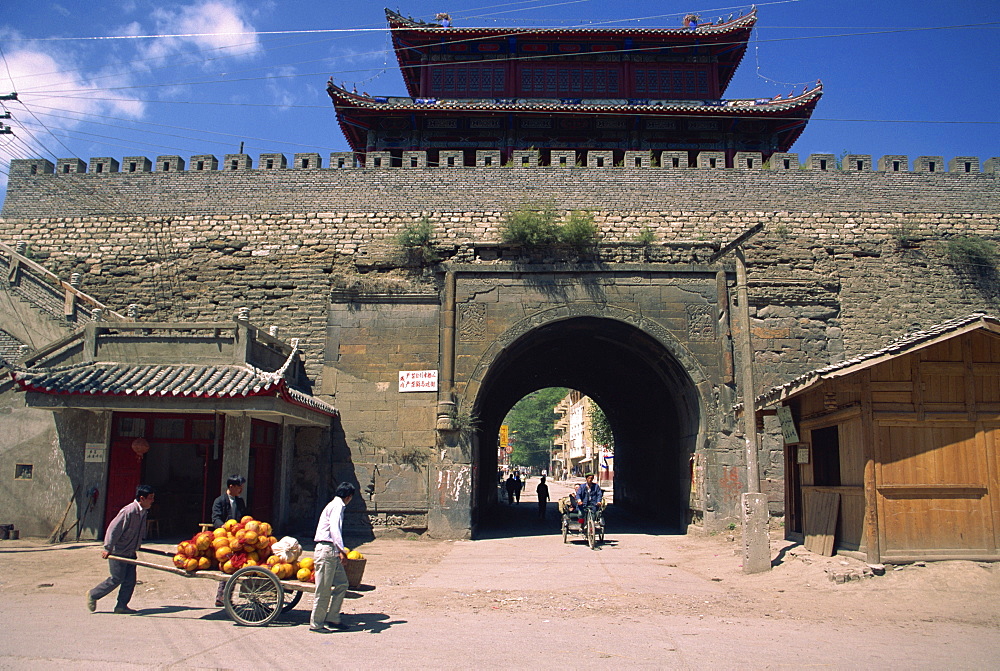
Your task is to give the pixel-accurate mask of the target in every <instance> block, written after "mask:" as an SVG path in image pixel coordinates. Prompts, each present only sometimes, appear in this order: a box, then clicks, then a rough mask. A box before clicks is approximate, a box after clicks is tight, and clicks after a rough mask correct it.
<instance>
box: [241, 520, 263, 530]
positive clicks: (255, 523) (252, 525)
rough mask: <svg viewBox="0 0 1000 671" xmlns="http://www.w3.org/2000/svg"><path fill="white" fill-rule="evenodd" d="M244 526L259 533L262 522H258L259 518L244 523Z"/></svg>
mask: <svg viewBox="0 0 1000 671" xmlns="http://www.w3.org/2000/svg"><path fill="white" fill-rule="evenodd" d="M243 528H244V529H246V530H247V531H252V532H254V533H257V532H259V531H260V522H258V521H257V520H250V521H249V522H247V523H246V524H244V525H243Z"/></svg>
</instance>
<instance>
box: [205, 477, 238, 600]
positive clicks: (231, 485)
mask: <svg viewBox="0 0 1000 671" xmlns="http://www.w3.org/2000/svg"><path fill="white" fill-rule="evenodd" d="M246 481H247V479H246V478H244V477H243V476H242V475H230V476H229V478H228V479H227V480H226V493H225V494H223V495H222V496H220V497H219V498H217V499H215V503H213V504H212V524H214V525H215V527H216V528H218V527H221V526H222V525H224V524H225V523H226V522H227V521H229V520H236V521H237V522H239V521H240V520H241V519H243V516H244V515H246V514H247V504H246V502H245V501H244V500H243V498H242V497H241V496H240V494H242V493H243V485H244V484H245V483H246ZM225 589H226V583H224V582H220V583H219V588H218V589H217V590H216V592H215V606H216V608H222V606H223V605H225V604H223V602H222V594H223V592H224V591H225Z"/></svg>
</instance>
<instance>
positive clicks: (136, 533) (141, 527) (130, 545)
mask: <svg viewBox="0 0 1000 671" xmlns="http://www.w3.org/2000/svg"><path fill="white" fill-rule="evenodd" d="M155 497H156V492H155V491H153V488H152V487H150V486H149V485H139V486H138V488H136V490H135V501H132V503H130V504H128V505H127V506H125V507H124V508H122V509H121V510H120V511H118V514H117V515H115V518H114V519H113V520H111V524H109V525H108V530H107V531H106V532H105V533H104V549H103V550H102V552H101V558H102V559H107V558H108V557H110V556H111V555H115V556H117V557H127V558H129V559H135V555H136V551H137V550H138V549H139V544H140V543H142V539H143V538H145V536H146V512H147V511H148V510H149V509H150V508H151V507H152V506H153V499H154V498H155ZM108 570H109V571H110V572H111V577H109V578H108V579H107V580H105V581H104V582H102V583H101V584H100V585H98V586H97V587H95V588H94V589H92V590H90V591H89V592H87V609H88V610H89V611H90V612H91V613H93V612H94V611H95V610H97V600H98V599H101V598H103V597H105V596H107V595H108V594H111V592H113V591H114V590H115V588H116V587H118V588H119V589H118V605H116V606H115V613H117V614H119V615H131V614H133V613H136V612H137V611H135V610H133V609H131V608H129V607H128V602H129V601H130V600H131V599H132V592H134V591H135V564H128V563H126V562H122V561H117V560H114V559H112V560H111V561H109V562H108Z"/></svg>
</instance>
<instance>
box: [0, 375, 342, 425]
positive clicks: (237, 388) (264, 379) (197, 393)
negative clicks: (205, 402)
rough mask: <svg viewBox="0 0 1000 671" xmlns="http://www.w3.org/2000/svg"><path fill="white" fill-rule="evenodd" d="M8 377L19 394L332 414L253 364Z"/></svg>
mask: <svg viewBox="0 0 1000 671" xmlns="http://www.w3.org/2000/svg"><path fill="white" fill-rule="evenodd" d="M11 375H12V377H13V378H14V381H15V382H16V383H17V385H18V387H19V388H20V389H21V390H22V391H35V392H41V393H44V394H57V395H60V394H65V395H72V394H75V395H87V394H90V395H97V396H136V397H139V396H146V397H150V398H169V397H187V398H206V399H207V398H246V397H251V396H277V397H279V398H283V399H284V400H286V401H288V402H290V403H294V404H295V405H299V406H303V407H307V408H310V409H312V410H315V411H317V412H320V413H323V414H325V415H329V416H335V415H337V410H336V408H334V407H333V406H332V405H330V404H328V403H325V402H324V401H321V400H319V399H317V398H315V397H313V396H310V395H309V394H307V393H305V392H302V391H299V390H297V389H293V388H291V387H290V386H288V382H287V380H285V379H284V378H283V377H280V376H276V375H275V374H273V373H266V372H263V371H260V370H258V369H256V368H253V367H252V366H238V365H208V366H202V365H196V364H124V363H114V362H87V363H77V364H73V365H69V366H60V367H53V368H34V369H16V370H13V371H12V373H11Z"/></svg>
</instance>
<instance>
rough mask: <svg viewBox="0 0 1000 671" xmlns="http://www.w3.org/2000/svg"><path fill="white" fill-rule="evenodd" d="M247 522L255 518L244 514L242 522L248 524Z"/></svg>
mask: <svg viewBox="0 0 1000 671" xmlns="http://www.w3.org/2000/svg"><path fill="white" fill-rule="evenodd" d="M247 522H253V518H252V517H250V516H249V515H244V516H243V519H241V520H240V523H242V524H246V523H247Z"/></svg>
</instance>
